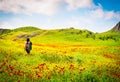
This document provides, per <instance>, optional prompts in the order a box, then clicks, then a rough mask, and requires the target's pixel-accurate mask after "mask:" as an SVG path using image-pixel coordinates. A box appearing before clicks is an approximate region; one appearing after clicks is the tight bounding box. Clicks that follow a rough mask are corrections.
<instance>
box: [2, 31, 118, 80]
mask: <svg viewBox="0 0 120 82" xmlns="http://www.w3.org/2000/svg"><path fill="white" fill-rule="evenodd" d="M22 33H23V32H22ZM29 33H30V32H29ZM29 33H27V34H29ZM19 34H21V32H20V33H19V32H15V33H14V32H13V33H11V34H7V35H3V36H5V37H4V38H1V39H0V82H120V46H119V40H118V41H116V40H111V39H110V40H101V39H99V38H97V39H94V38H92V37H87V38H86V37H84V34H83V35H82V36H81V35H76V34H75V35H74V34H72V35H68V34H66V36H65V35H61V34H58V35H56V34H54V33H52V34H53V35H47V34H51V33H50V32H47V33H45V32H44V33H42V34H40V35H37V36H35V37H31V41H32V42H33V48H32V51H31V54H30V55H27V54H26V52H25V50H24V43H25V37H24V38H22V39H21V38H20V39H18V35H19ZM16 36H17V38H15V37H16ZM53 36H54V37H53ZM58 36H59V37H58ZM92 36H93V35H92ZM98 36H100V35H97V37H98ZM71 37H72V39H71ZM78 37H81V38H82V39H79V38H78ZM63 38H64V39H63ZM76 38H77V39H76ZM16 39H17V40H16Z"/></svg>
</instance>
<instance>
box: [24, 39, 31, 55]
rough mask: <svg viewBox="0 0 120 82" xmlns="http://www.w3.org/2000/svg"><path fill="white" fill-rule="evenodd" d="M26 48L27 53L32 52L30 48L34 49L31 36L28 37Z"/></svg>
mask: <svg viewBox="0 0 120 82" xmlns="http://www.w3.org/2000/svg"><path fill="white" fill-rule="evenodd" d="M25 50H26V52H27V54H30V50H32V42H31V41H30V39H29V38H27V40H26V43H25Z"/></svg>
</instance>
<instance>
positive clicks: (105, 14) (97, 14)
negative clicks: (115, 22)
mask: <svg viewBox="0 0 120 82" xmlns="http://www.w3.org/2000/svg"><path fill="white" fill-rule="evenodd" d="M90 15H91V16H92V17H93V18H104V19H112V18H117V19H120V12H114V11H105V10H103V8H102V6H101V5H99V6H96V8H95V9H93V10H92V11H90Z"/></svg>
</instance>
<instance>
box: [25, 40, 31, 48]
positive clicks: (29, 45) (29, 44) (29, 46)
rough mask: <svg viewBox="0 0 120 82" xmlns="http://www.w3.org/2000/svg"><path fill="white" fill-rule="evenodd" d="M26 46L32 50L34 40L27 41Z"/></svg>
mask: <svg viewBox="0 0 120 82" xmlns="http://www.w3.org/2000/svg"><path fill="white" fill-rule="evenodd" d="M25 48H26V49H27V50H32V42H26V45H25Z"/></svg>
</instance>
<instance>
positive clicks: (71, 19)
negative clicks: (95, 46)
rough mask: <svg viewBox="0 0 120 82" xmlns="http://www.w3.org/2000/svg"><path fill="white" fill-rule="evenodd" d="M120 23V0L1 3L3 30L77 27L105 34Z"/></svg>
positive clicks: (13, 0)
mask: <svg viewBox="0 0 120 82" xmlns="http://www.w3.org/2000/svg"><path fill="white" fill-rule="evenodd" d="M119 21H120V0H0V28H10V29H14V28H18V27H22V26H36V27H39V28H41V29H59V28H68V27H75V28H77V29H88V30H90V31H93V32H104V31H107V30H109V29H111V28H112V27H113V26H114V25H115V24H116V23H118V22H119Z"/></svg>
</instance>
